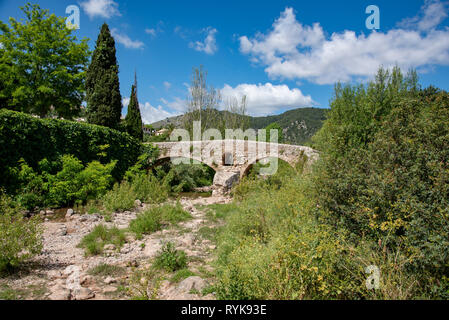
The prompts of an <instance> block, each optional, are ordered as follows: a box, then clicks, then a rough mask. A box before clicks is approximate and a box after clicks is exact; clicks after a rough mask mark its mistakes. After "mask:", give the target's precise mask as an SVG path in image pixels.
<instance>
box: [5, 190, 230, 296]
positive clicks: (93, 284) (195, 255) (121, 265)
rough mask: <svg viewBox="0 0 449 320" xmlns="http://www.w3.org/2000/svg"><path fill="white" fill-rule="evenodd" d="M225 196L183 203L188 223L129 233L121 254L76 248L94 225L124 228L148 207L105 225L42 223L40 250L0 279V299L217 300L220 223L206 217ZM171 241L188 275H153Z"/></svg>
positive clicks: (85, 218)
mask: <svg viewBox="0 0 449 320" xmlns="http://www.w3.org/2000/svg"><path fill="white" fill-rule="evenodd" d="M230 201H231V199H230V198H229V197H227V196H222V195H219V196H212V197H207V198H203V197H199V198H196V199H192V198H186V197H184V198H181V199H180V203H181V205H182V206H183V208H184V209H185V210H186V211H187V212H190V214H191V215H192V219H190V220H188V221H186V222H182V223H179V224H177V225H173V226H170V227H168V228H166V229H164V230H161V231H158V232H155V233H153V234H151V235H146V236H144V237H143V239H141V240H136V239H135V238H134V237H133V235H132V234H129V235H128V236H127V241H126V243H125V244H124V245H123V247H122V248H121V249H118V248H115V247H114V246H113V245H106V246H105V251H104V253H103V254H102V255H99V256H90V257H89V256H86V255H85V251H84V249H82V248H78V247H77V246H78V244H79V243H80V241H81V239H82V238H83V237H84V236H85V235H87V234H88V233H90V232H91V231H92V230H93V229H94V227H95V226H97V225H99V224H104V225H106V226H117V227H118V228H120V229H125V228H127V227H128V225H129V223H130V222H131V221H132V220H133V219H135V218H136V216H137V214H138V213H139V212H141V211H143V210H145V209H147V208H148V207H149V205H147V204H143V205H142V206H140V207H139V208H137V209H135V210H134V211H127V212H123V213H114V214H112V216H111V221H110V222H106V221H105V220H104V218H103V217H102V216H101V215H98V214H94V215H89V214H86V215H78V214H74V215H72V216H70V217H68V216H67V217H64V216H63V217H61V218H59V219H51V217H49V219H46V220H47V221H45V222H44V223H43V227H44V234H43V242H44V249H43V251H42V253H41V255H39V256H38V257H36V258H35V259H34V260H33V261H31V262H30V263H29V264H28V265H27V266H25V267H24V268H22V269H21V270H19V271H18V272H16V273H14V274H13V275H10V276H7V277H4V278H0V299H50V300H91V299H92V300H104V299H132V298H142V297H146V298H151V299H162V300H183V299H189V300H190V299H198V300H199V299H204V300H212V299H215V296H214V294H213V290H208V288H209V287H210V285H211V284H212V280H213V274H214V269H213V267H212V266H211V262H212V261H213V259H214V251H215V243H214V242H213V239H212V238H213V236H211V235H213V234H214V233H215V231H216V230H215V229H216V228H217V227H218V226H219V225H220V223H221V222H220V220H217V219H213V218H211V216H210V214H207V212H208V210H207V206H208V205H212V204H225V203H229V202H230ZM167 241H170V242H173V243H174V244H175V246H176V249H177V250H183V251H184V252H185V253H186V255H187V257H188V270H183V271H182V272H179V273H178V274H176V273H172V274H169V273H166V272H165V273H158V274H155V273H154V271H152V269H151V264H152V262H153V260H154V258H155V256H156V255H157V254H158V252H159V250H160V249H161V247H162V245H163V243H164V242H167Z"/></svg>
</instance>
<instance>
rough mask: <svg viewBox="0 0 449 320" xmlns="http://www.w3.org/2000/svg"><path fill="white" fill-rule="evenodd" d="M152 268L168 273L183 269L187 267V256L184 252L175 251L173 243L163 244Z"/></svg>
mask: <svg viewBox="0 0 449 320" xmlns="http://www.w3.org/2000/svg"><path fill="white" fill-rule="evenodd" d="M154 266H155V267H156V268H158V269H164V270H166V271H168V272H174V271H177V270H181V269H185V268H186V267H187V255H186V253H185V252H184V251H180V250H176V247H175V245H174V243H172V242H167V243H165V244H164V245H163V246H162V248H161V250H160V251H159V253H158V255H157V257H156V260H155V261H154Z"/></svg>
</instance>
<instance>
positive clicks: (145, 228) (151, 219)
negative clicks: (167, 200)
mask: <svg viewBox="0 0 449 320" xmlns="http://www.w3.org/2000/svg"><path fill="white" fill-rule="evenodd" d="M161 220H162V218H161V211H160V210H151V209H150V210H148V211H145V212H144V213H141V214H139V215H138V216H137V218H136V219H134V220H133V221H131V223H130V224H129V230H130V231H132V232H134V233H135V235H136V238H137V239H142V237H143V235H144V234H150V233H153V232H156V231H159V230H160V229H161Z"/></svg>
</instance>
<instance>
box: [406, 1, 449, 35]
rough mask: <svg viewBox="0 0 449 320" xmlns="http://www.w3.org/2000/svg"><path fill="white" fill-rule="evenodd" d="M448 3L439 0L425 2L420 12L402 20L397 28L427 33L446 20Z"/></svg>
mask: <svg viewBox="0 0 449 320" xmlns="http://www.w3.org/2000/svg"><path fill="white" fill-rule="evenodd" d="M447 10H448V3H447V2H441V1H439V0H426V1H425V2H424V5H423V6H422V7H421V12H420V13H419V14H418V15H417V16H415V17H413V18H407V19H404V20H402V21H401V22H400V23H398V26H399V27H403V28H414V29H417V30H420V31H423V32H425V31H428V30H431V29H433V28H435V27H436V26H438V25H439V24H440V23H441V22H443V20H444V19H446V18H447Z"/></svg>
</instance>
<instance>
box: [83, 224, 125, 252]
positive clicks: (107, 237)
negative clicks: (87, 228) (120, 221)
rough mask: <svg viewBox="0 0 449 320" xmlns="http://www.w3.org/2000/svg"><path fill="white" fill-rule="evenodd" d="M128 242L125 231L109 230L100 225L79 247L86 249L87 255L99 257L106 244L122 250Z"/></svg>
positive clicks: (85, 237)
mask: <svg viewBox="0 0 449 320" xmlns="http://www.w3.org/2000/svg"><path fill="white" fill-rule="evenodd" d="M125 242H126V236H125V231H124V230H120V229H118V228H117V227H112V228H108V227H106V226H104V225H98V226H96V227H95V228H94V230H92V232H91V233H89V234H88V235H86V236H84V238H83V239H82V240H81V242H80V244H79V247H81V248H84V249H85V251H86V255H99V254H101V253H103V249H104V246H105V245H106V244H113V245H114V246H115V247H116V248H117V249H120V248H121V247H122V246H123V244H124V243H125Z"/></svg>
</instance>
